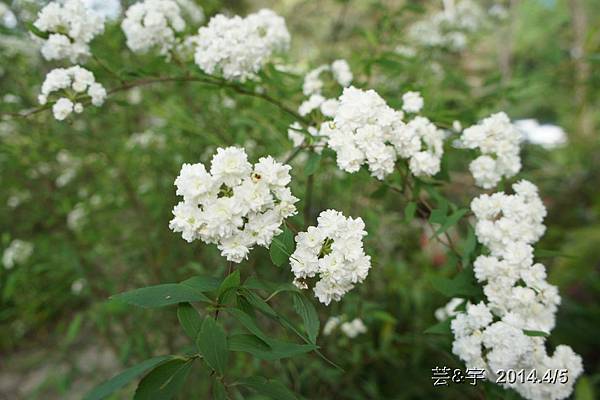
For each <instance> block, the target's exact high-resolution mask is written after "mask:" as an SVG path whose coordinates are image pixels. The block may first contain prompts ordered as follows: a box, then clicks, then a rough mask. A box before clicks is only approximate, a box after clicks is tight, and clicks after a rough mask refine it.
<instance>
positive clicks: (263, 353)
mask: <svg viewBox="0 0 600 400" xmlns="http://www.w3.org/2000/svg"><path fill="white" fill-rule="evenodd" d="M227 343H228V345H229V350H230V351H242V352H245V353H249V354H252V355H253V356H255V357H257V358H259V359H261V360H267V361H273V360H279V359H281V358H288V357H294V356H296V355H299V354H304V353H308V352H311V351H314V350H317V349H318V346H316V345H314V344H297V343H290V342H285V341H281V340H275V339H269V344H266V343H265V342H264V341H263V340H261V339H259V338H258V337H257V336H255V335H250V334H237V335H231V336H230V337H229V338H228V340H227Z"/></svg>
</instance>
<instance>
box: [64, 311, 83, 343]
mask: <svg viewBox="0 0 600 400" xmlns="http://www.w3.org/2000/svg"><path fill="white" fill-rule="evenodd" d="M82 321H83V314H82V313H77V314H75V317H74V318H73V320H72V321H71V323H70V324H69V328H68V329H67V334H66V335H65V342H64V343H65V345H69V344H71V343H72V342H73V340H75V338H77V335H78V334H79V331H80V330H81V322H82Z"/></svg>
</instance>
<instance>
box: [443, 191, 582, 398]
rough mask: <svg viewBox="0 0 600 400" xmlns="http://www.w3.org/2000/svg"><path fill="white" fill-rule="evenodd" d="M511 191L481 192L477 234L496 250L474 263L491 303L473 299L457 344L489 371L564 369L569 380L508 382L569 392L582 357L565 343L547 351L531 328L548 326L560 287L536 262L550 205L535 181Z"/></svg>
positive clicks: (456, 327) (535, 393)
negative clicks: (535, 247)
mask: <svg viewBox="0 0 600 400" xmlns="http://www.w3.org/2000/svg"><path fill="white" fill-rule="evenodd" d="M513 190H514V191H515V194H514V195H506V194H504V193H496V194H493V195H491V196H488V195H482V196H480V197H478V198H476V199H474V200H473V202H472V204H471V209H472V211H473V213H474V214H475V216H476V218H477V220H478V222H477V228H476V235H477V239H478V240H479V242H481V243H482V244H484V245H485V246H486V247H488V248H489V250H490V252H491V254H490V255H481V256H479V257H478V258H477V259H476V260H475V263H474V272H475V277H476V279H477V280H478V281H479V282H481V283H482V284H483V285H484V286H483V289H484V294H485V296H486V298H487V302H485V303H484V302H481V303H479V304H471V303H467V305H466V310H465V312H459V313H458V314H457V315H456V317H455V318H454V319H453V320H452V322H451V327H452V332H453V333H454V337H455V341H454V344H453V348H452V351H453V352H454V354H456V355H457V356H459V357H460V358H461V359H462V360H463V361H464V362H465V363H466V365H467V367H468V368H483V369H485V370H486V371H487V376H488V377H490V378H494V377H495V376H496V374H497V371H498V370H500V369H504V370H508V369H512V370H520V369H524V370H525V371H526V372H527V373H528V374H529V373H531V371H532V370H535V371H536V372H535V373H536V374H537V376H538V377H539V378H540V379H541V378H542V376H543V375H544V372H545V371H547V370H548V369H553V370H560V369H566V370H568V374H569V376H568V382H566V383H561V382H556V383H554V384H553V383H546V382H541V383H537V382H531V381H526V382H525V383H523V382H520V381H517V382H515V383H507V384H505V386H506V387H510V388H513V389H515V390H516V391H517V392H519V393H520V394H521V395H522V396H524V397H526V398H528V399H540V400H541V399H563V398H566V397H568V396H569V395H570V393H571V391H572V390H573V384H574V382H575V380H576V378H577V377H578V376H579V375H580V374H581V372H582V371H583V367H582V362H581V357H579V356H578V355H577V354H575V353H574V352H573V350H571V348H570V347H568V346H564V345H561V346H558V347H557V348H556V350H555V352H554V354H553V355H552V356H549V355H548V354H547V353H546V349H545V339H544V338H543V337H541V336H531V335H528V334H527V332H528V331H541V332H545V333H549V332H550V331H551V330H552V329H553V328H554V323H555V313H556V311H557V306H558V304H559V303H560V296H559V294H558V290H557V288H556V287H555V286H553V285H551V284H549V283H548V282H547V281H546V270H545V267H544V266H543V265H542V264H539V263H537V264H534V263H533V248H532V247H531V244H532V243H534V242H536V241H537V240H538V239H539V237H540V236H541V235H542V234H543V232H544V226H543V225H542V220H543V218H544V216H545V214H546V210H545V208H544V206H543V204H542V202H541V200H540V198H539V196H538V193H537V188H536V187H535V185H533V184H532V183H530V182H527V181H521V182H518V183H516V184H515V185H513ZM509 225H510V227H509ZM453 301H455V300H453Z"/></svg>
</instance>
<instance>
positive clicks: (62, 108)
mask: <svg viewBox="0 0 600 400" xmlns="http://www.w3.org/2000/svg"><path fill="white" fill-rule="evenodd" d="M72 112H73V102H72V101H71V100H69V99H66V98H64V97H62V98H60V99H58V100H57V101H56V103H54V105H53V106H52V113H54V118H56V119H57V120H59V121H62V120H63V119H65V118H67V117H68V116H69V114H71V113H72Z"/></svg>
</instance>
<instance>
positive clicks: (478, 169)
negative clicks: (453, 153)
mask: <svg viewBox="0 0 600 400" xmlns="http://www.w3.org/2000/svg"><path fill="white" fill-rule="evenodd" d="M520 142H521V134H520V133H519V131H518V130H517V129H516V127H515V126H514V125H513V124H512V123H511V122H510V119H509V118H508V116H507V115H506V114H505V113H503V112H499V113H496V114H493V115H491V116H489V117H487V118H485V119H484V120H483V121H481V122H480V123H479V124H477V125H473V126H471V127H469V128H467V129H465V130H464V131H463V133H462V136H461V137H460V143H459V146H460V147H465V148H468V149H479V151H480V152H481V155H480V156H479V157H477V158H476V159H475V160H473V161H472V162H471V164H470V165H469V169H470V170H471V174H473V178H475V183H476V184H477V185H478V186H481V187H483V188H485V189H490V188H493V187H494V186H496V185H497V184H498V182H500V180H501V179H502V177H506V178H511V177H513V176H515V175H516V174H517V172H519V171H520V170H521V158H520V157H519V151H520Z"/></svg>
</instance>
